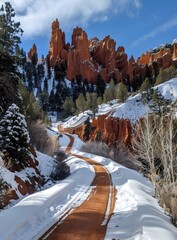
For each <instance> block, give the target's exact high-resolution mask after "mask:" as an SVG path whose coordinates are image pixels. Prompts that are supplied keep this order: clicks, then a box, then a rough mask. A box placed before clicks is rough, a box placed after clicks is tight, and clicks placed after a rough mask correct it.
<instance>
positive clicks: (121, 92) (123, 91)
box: [116, 82, 128, 102]
mask: <svg viewBox="0 0 177 240" xmlns="http://www.w3.org/2000/svg"><path fill="white" fill-rule="evenodd" d="M116 98H117V99H119V100H120V101H121V102H125V101H126V100H127V98H128V90H127V88H126V86H125V85H124V83H123V82H121V83H120V84H119V86H118V88H117V89H116Z"/></svg>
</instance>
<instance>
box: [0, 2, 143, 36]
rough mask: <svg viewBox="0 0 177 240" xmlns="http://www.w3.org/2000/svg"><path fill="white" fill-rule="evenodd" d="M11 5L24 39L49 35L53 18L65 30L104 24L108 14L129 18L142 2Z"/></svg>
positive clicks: (29, 3)
mask: <svg viewBox="0 0 177 240" xmlns="http://www.w3.org/2000/svg"><path fill="white" fill-rule="evenodd" d="M1 2H2V3H4V2H6V0H2V1H1ZM10 3H11V4H12V6H13V8H14V9H15V12H16V17H17V20H18V21H20V23H21V27H22V29H23V30H24V32H25V33H24V34H25V36H26V37H30V36H35V35H41V34H43V35H44V34H45V33H48V32H49V31H50V26H51V23H52V21H53V20H55V19H56V18H58V19H59V21H60V23H61V25H62V28H64V29H68V28H73V27H75V26H76V25H81V26H83V25H87V24H89V23H90V22H91V21H106V20H107V19H108V18H109V17H110V16H111V14H119V13H120V12H121V13H122V12H123V13H126V14H127V15H128V16H132V15H134V14H135V13H136V12H137V11H138V10H139V9H140V7H141V0H98V1H95V0H87V1H85V0H35V1H34V0H10Z"/></svg>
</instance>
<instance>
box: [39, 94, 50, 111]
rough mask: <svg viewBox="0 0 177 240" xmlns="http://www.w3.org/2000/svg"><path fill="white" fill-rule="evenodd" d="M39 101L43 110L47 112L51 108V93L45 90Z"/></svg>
mask: <svg viewBox="0 0 177 240" xmlns="http://www.w3.org/2000/svg"><path fill="white" fill-rule="evenodd" d="M39 102H40V106H41V107H42V109H43V111H44V112H46V111H48V110H49V94H48V92H43V93H40V94H39Z"/></svg>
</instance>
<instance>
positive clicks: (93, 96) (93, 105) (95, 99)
mask: <svg viewBox="0 0 177 240" xmlns="http://www.w3.org/2000/svg"><path fill="white" fill-rule="evenodd" d="M91 95H92V111H93V114H94V116H95V113H96V111H97V108H98V103H97V94H96V93H92V94H91Z"/></svg>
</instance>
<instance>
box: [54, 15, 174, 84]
mask: <svg viewBox="0 0 177 240" xmlns="http://www.w3.org/2000/svg"><path fill="white" fill-rule="evenodd" d="M115 45H116V43H115V41H114V40H113V39H111V38H110V36H106V37H105V38H104V39H103V40H99V39H98V38H96V37H94V38H92V39H90V40H89V39H88V36H87V34H86V32H85V31H84V30H83V29H82V28H79V27H76V28H75V29H74V30H73V33H72V42H71V46H70V44H69V43H68V44H66V43H65V34H64V32H63V31H62V30H61V28H60V25H59V22H58V20H57V19H56V21H54V22H53V23H52V31H51V41H50V50H49V55H50V64H51V66H52V67H54V65H55V63H56V61H58V62H60V61H61V60H64V61H65V62H66V63H67V70H66V77H67V79H69V80H72V79H73V78H76V77H77V76H78V75H82V79H83V80H84V79H85V78H86V79H87V80H88V82H89V83H95V82H96V80H97V77H98V74H100V75H101V76H102V78H103V79H104V80H105V81H106V82H109V81H110V80H111V78H114V79H115V80H116V81H117V82H120V81H124V82H126V81H130V82H132V81H136V79H137V76H139V75H141V77H142V79H144V78H145V77H146V72H147V70H149V71H151V75H152V76H153V75H154V72H155V70H154V69H153V63H157V66H158V70H159V69H160V68H168V67H169V66H171V65H176V66H177V43H174V44H173V46H172V49H171V47H164V48H160V49H159V50H156V51H154V52H146V53H145V54H143V55H142V56H141V57H139V58H138V59H137V61H135V60H134V58H133V57H131V58H130V59H128V56H127V54H126V53H125V49H124V47H118V49H117V50H116V49H115ZM148 66H149V69H147V68H148Z"/></svg>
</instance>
